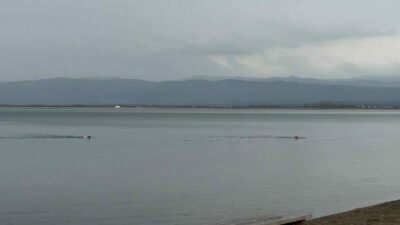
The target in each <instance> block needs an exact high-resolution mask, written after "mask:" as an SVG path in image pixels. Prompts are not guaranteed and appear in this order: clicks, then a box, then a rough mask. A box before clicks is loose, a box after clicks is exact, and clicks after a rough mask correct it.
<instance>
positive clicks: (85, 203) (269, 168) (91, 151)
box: [0, 108, 400, 225]
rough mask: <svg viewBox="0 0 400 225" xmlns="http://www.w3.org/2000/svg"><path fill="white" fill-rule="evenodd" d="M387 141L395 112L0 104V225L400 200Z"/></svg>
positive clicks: (188, 218) (172, 223) (399, 147)
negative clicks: (7, 106) (9, 106)
mask: <svg viewBox="0 0 400 225" xmlns="http://www.w3.org/2000/svg"><path fill="white" fill-rule="evenodd" d="M49 135H52V136H49ZM84 135H91V136H93V137H94V138H92V139H90V140H87V139H79V138H63V136H84ZM296 135H297V136H304V137H306V139H299V140H295V139H292V138H279V137H290V136H296ZM399 136H400V111H351V110H346V111H338V110H332V111H325V110H324V111H320V110H309V111H307V110H262V109H254V110H247V109H242V110H239V109H237V110H234V109H152V108H133V109H124V108H122V109H97V108H96V109H89V108H88V109H84V108H83V109H77V108H74V109H0V137H3V138H1V139H0V224H18V225H28V224H29V225H32V224H40V225H54V224H58V225H66V224H71V225H72V224H73V225H77V224H79V225H102V224H110V225H111V224H112V225H115V224H118V225H120V224H135V225H136V224H137V225H183V224H185V225H207V224H217V223H220V222H221V223H222V222H224V221H230V220H233V219H237V218H246V217H253V216H257V215H267V216H268V215H270V216H277V215H302V214H313V215H314V216H321V215H326V214H330V213H334V212H339V211H344V210H348V209H352V208H355V207H361V206H366V205H369V204H374V203H379V202H383V201H388V200H394V199H398V198H400V172H399V171H400V162H399V160H400V138H399ZM38 137H45V138H38Z"/></svg>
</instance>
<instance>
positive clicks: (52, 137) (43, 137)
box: [0, 135, 93, 139]
mask: <svg viewBox="0 0 400 225" xmlns="http://www.w3.org/2000/svg"><path fill="white" fill-rule="evenodd" d="M73 138H75V139H79V138H81V139H82V138H84V139H90V138H93V137H92V136H75V135H21V136H3V137H0V139H73Z"/></svg>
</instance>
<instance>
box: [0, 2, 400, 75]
mask: <svg viewBox="0 0 400 225" xmlns="http://www.w3.org/2000/svg"><path fill="white" fill-rule="evenodd" d="M360 5H362V6H363V7H362V8H360ZM399 6H400V2H398V1H394V0H388V1H385V2H382V1H376V0H370V1H360V0H351V1H344V0H340V1H316V0H300V1H295V0H264V1H261V0H255V1H241V0H230V1H225V0H205V1H187V0H169V1H162V0H148V1H140V0H113V1H111V0H82V1H74V0H37V1H32V0H19V1H14V0H4V1H2V2H1V3H0V25H1V26H0V27H1V29H2V32H1V35H0V74H1V75H0V80H21V79H39V78H48V77H60V76H63V77H87V76H118V77H121V76H122V77H130V78H141V79H150V80H165V79H179V78H186V77H190V76H198V75H208V76H213V75H215V76H221V75H225V76H230V75H231V76H237V75H240V76H263V77H267V76H279V75H282V76H286V75H301V76H314V77H327V76H329V77H335V76H352V74H353V73H357V74H355V75H360V74H370V73H379V72H380V73H385V72H387V71H390V73H393V74H394V73H396V72H397V71H398V67H397V66H394V65H395V64H396V60H397V55H394V54H391V53H389V52H388V51H385V52H381V55H382V56H384V57H387V58H388V60H389V61H390V62H388V63H383V62H382V63H381V64H379V65H375V66H367V65H366V64H365V63H363V62H362V61H360V60H358V59H357V57H359V56H358V55H356V56H354V57H356V58H354V59H353V58H351V57H345V59H340V60H337V61H335V64H334V65H332V66H329V67H324V68H322V67H321V66H320V65H319V63H320V62H319V61H318V60H319V58H318V56H321V57H331V55H332V57H336V58H337V57H338V55H337V54H336V53H335V52H334V50H335V49H334V48H322V47H321V46H323V45H325V44H331V45H335V46H336V45H337V46H347V47H348V48H351V46H352V45H348V44H346V43H343V40H350V42H349V43H352V44H353V45H354V43H355V42H354V40H358V39H360V40H365V39H369V38H385V37H392V36H394V37H397V34H396V32H395V30H397V29H398V27H399V24H398V22H397V21H400V20H399V19H400V16H399V15H398V13H397V10H396V9H398V7H399ZM391 41H392V42H393V44H396V43H397V39H391ZM336 42H337V43H336ZM379 43H380V42H379ZM304 46H308V47H309V48H311V49H314V50H315V49H318V50H315V52H314V55H310V54H308V53H307V52H306V51H301V49H302V48H303V47H304ZM310 46H314V48H313V47H310ZM364 46H368V44H365V45H363V47H364ZM299 49H300V50H299ZM329 51H330V52H329ZM343 52H345V51H343ZM371 57H372V56H371ZM357 60H358V61H357ZM365 61H367V62H369V61H371V60H370V59H368V60H367V59H365ZM349 65H353V66H349ZM355 68H357V69H355ZM386 68H387V70H385V69H386ZM399 72H400V71H399ZM388 73H389V72H388Z"/></svg>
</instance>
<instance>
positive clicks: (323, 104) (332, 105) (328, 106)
mask: <svg viewBox="0 0 400 225" xmlns="http://www.w3.org/2000/svg"><path fill="white" fill-rule="evenodd" d="M117 105H118V106H120V107H121V108H141V107H143V108H222V109H223V108H238V109H245V108H260V109H262V108H264V109H299V108H306V109H400V105H376V104H363V105H358V104H344V103H335V102H318V103H313V104H297V105H294V104H292V105H279V104H273V105H251V104H250V105H126V104H125V105H124V104H113V105H84V104H73V105H10V104H6V105H1V104H0V107H2V108H114V107H115V106H117Z"/></svg>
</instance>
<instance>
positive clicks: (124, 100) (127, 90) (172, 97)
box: [0, 77, 400, 106]
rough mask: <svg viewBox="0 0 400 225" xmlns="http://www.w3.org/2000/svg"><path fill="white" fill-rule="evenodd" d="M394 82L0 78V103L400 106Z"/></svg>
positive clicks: (273, 79)
mask: <svg viewBox="0 0 400 225" xmlns="http://www.w3.org/2000/svg"><path fill="white" fill-rule="evenodd" d="M385 84H386V86H385ZM395 84H396V82H391V85H389V84H387V83H385V82H383V81H373V80H361V79H359V80H356V79H354V80H346V82H344V81H343V80H341V81H340V80H336V81H335V80H318V79H303V78H297V77H287V78H269V79H261V80H241V79H222V80H216V81H210V80H204V79H203V80H199V79H198V80H181V81H162V82H153V81H144V80H135V79H67V78H57V79H47V80H38V81H17V82H2V83H0V104H2V105H74V104H82V105H117V104H118V105H120V104H122V105H163V106H173V105H174V106H177V105H180V106H192V105H196V106H208V105H224V106H255V105H282V106H289V105H304V104H315V103H319V102H334V103H338V104H380V105H383V104H388V105H400V85H399V86H395Z"/></svg>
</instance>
